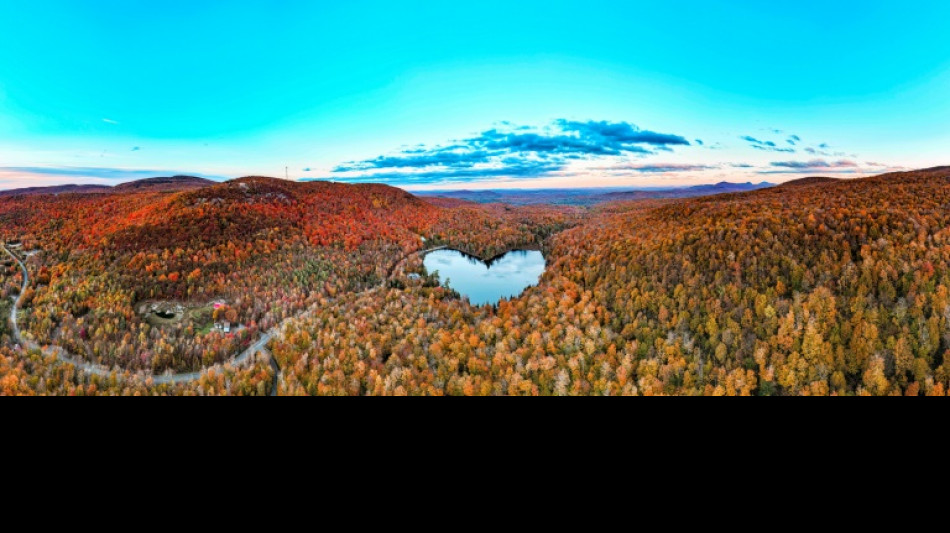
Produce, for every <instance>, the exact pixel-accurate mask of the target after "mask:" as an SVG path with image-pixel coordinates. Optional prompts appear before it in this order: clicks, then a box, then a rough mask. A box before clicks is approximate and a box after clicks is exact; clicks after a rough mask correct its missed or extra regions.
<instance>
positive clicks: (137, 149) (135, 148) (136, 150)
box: [132, 146, 142, 152]
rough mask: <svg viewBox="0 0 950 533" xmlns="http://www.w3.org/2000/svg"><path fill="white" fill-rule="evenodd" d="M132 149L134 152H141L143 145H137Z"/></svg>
mask: <svg viewBox="0 0 950 533" xmlns="http://www.w3.org/2000/svg"><path fill="white" fill-rule="evenodd" d="M132 151H133V152H140V151H142V147H141V146H135V147H133V148H132Z"/></svg>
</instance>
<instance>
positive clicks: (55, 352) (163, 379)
mask: <svg viewBox="0 0 950 533" xmlns="http://www.w3.org/2000/svg"><path fill="white" fill-rule="evenodd" d="M0 248H3V251H4V252H6V254H7V255H9V256H10V257H11V258H13V260H14V261H16V262H17V264H19V265H20V269H21V270H22V271H23V288H22V289H21V290H20V295H19V296H17V299H16V300H15V301H14V303H13V307H12V308H11V309H10V322H11V323H12V324H13V340H14V341H15V342H17V343H19V344H20V346H22V347H23V349H25V350H39V351H40V352H42V353H43V355H45V356H47V357H48V356H54V357H56V359H57V360H59V361H62V362H64V363H69V364H71V365H73V366H75V367H76V368H78V369H80V370H82V371H83V372H85V373H87V374H94V375H97V376H109V375H111V374H112V372H113V370H112V369H109V368H106V367H103V366H100V365H94V364H91V363H87V362H84V361H82V360H81V359H79V358H77V357H74V356H73V355H71V354H70V353H69V352H67V351H66V350H64V349H63V348H61V347H59V346H45V347H44V346H40V345H38V344H37V343H35V342H33V341H28V340H25V339H24V338H23V336H22V335H21V334H20V327H19V325H18V324H17V316H16V315H17V311H18V310H19V308H20V304H21V303H22V300H23V295H24V293H26V289H27V288H28V287H29V286H30V273H29V271H28V270H27V269H26V265H24V264H23V261H20V258H19V257H17V256H16V255H14V254H13V252H11V251H10V250H8V249H7V247H6V246H4V245H0ZM445 248H448V247H447V246H436V247H433V248H426V249H423V250H417V251H415V252H409V253H407V254H405V255H404V256H402V257H401V258H400V259H399V260H398V261H396V263H395V264H393V266H392V268H390V269H389V272H388V274H387V276H386V279H384V280H383V281H382V282H381V283H380V284H379V285H378V286H377V287H374V288H372V289H368V290H365V291H363V292H362V293H360V294H368V293H372V292H376V291H378V290H381V289H384V288H385V287H386V284H387V283H388V282H389V279H391V278H392V275H393V273H394V272H395V271H396V269H397V268H399V265H401V264H402V263H403V262H405V261H406V260H407V259H409V258H410V257H412V256H413V255H425V254H427V253H430V252H434V251H436V250H444V249H445ZM331 301H332V300H331ZM317 309H318V307H317V306H316V305H314V306H312V307H311V308H310V309H308V310H306V311H304V312H302V313H300V314H298V315H296V316H293V317H290V318H287V319H285V320H284V321H283V322H281V323H280V324H278V325H277V326H275V327H273V328H271V329H270V330H268V331H267V332H265V333H264V335H262V336H261V338H260V339H258V341H257V342H255V343H254V344H252V345H251V346H249V347H248V348H247V349H246V350H244V351H243V352H241V353H240V354H238V355H237V357H235V358H234V359H232V360H231V361H230V364H231V366H244V365H245V364H247V363H248V362H250V361H253V360H254V356H255V355H257V354H258V353H261V352H263V353H265V354H268V355H270V354H269V353H268V352H267V344H268V343H270V341H271V339H273V338H274V337H276V336H278V335H279V334H280V333H281V332H282V331H283V329H284V326H286V325H287V324H288V323H289V322H290V321H291V320H296V319H300V318H307V317H308V316H310V315H311V314H313V312H314V311H316V310H317ZM270 364H271V366H272V367H273V368H274V371H275V375H274V384H273V385H274V386H273V391H272V392H271V396H276V395H277V385H278V383H279V380H280V379H281V377H282V375H283V372H282V371H281V368H280V366H279V365H278V364H277V361H276V359H274V357H273V355H271V356H270ZM215 366H220V365H214V366H211V367H205V368H203V369H201V370H199V371H197V372H187V373H182V374H173V373H171V372H166V373H165V374H161V375H158V376H155V375H148V374H140V376H141V377H142V378H143V379H147V378H148V377H151V378H152V382H153V383H155V384H156V385H177V384H180V383H189V382H192V381H197V380H198V379H199V378H201V376H202V374H204V373H205V372H206V371H208V370H209V369H210V368H214V367H215ZM115 371H116V372H117V373H120V374H121V373H122V372H123V371H122V370H121V369H119V368H116V369H115Z"/></svg>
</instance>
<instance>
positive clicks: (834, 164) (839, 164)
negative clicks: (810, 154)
mask: <svg viewBox="0 0 950 533" xmlns="http://www.w3.org/2000/svg"><path fill="white" fill-rule="evenodd" d="M771 165H772V166H773V167H779V168H792V169H796V170H805V169H808V170H823V169H835V168H857V167H858V164H857V163H855V162H854V161H850V160H848V159H842V160H840V161H830V162H829V161H825V160H824V159H812V160H811V161H776V162H774V163H772V164H771Z"/></svg>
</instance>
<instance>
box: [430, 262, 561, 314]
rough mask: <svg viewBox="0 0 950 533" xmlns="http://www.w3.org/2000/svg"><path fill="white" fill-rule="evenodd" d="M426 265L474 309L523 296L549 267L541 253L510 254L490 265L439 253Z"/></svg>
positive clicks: (489, 263)
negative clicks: (477, 306)
mask: <svg viewBox="0 0 950 533" xmlns="http://www.w3.org/2000/svg"><path fill="white" fill-rule="evenodd" d="M423 264H425V267H426V270H427V271H428V272H429V273H430V274H432V273H435V272H438V273H439V279H440V280H441V281H442V282H443V283H444V282H445V281H446V280H448V282H449V286H450V287H451V288H452V289H454V290H456V291H458V293H459V294H461V295H462V296H465V297H467V298H468V300H469V302H471V303H472V304H473V305H485V304H496V303H498V302H499V301H500V300H501V299H502V298H514V297H516V296H520V295H521V293H522V292H524V290H525V289H527V288H528V287H531V286H533V285H537V284H538V281H540V279H541V274H543V273H544V269H545V266H546V265H545V261H544V255H543V254H541V252H536V251H527V250H516V251H513V252H508V253H507V254H505V255H503V256H500V257H497V258H495V259H493V260H491V261H489V262H487V263H486V262H484V261H482V260H481V259H478V258H477V257H472V256H470V255H468V254H465V253H462V252H459V251H458V250H437V251H435V252H432V253H429V254H427V255H426V256H425V259H423Z"/></svg>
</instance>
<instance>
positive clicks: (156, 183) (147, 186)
mask: <svg viewBox="0 0 950 533" xmlns="http://www.w3.org/2000/svg"><path fill="white" fill-rule="evenodd" d="M215 184H217V182H215V181H211V180H208V179H204V178H196V177H194V176H171V177H158V178H147V179H143V180H138V181H131V182H128V183H123V184H121V185H116V186H115V187H110V186H108V185H56V186H53V187H27V188H24V189H11V190H9V191H0V197H3V196H34V195H38V194H107V193H122V192H178V191H187V190H191V189H201V188H203V187H208V186H210V185H215Z"/></svg>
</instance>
